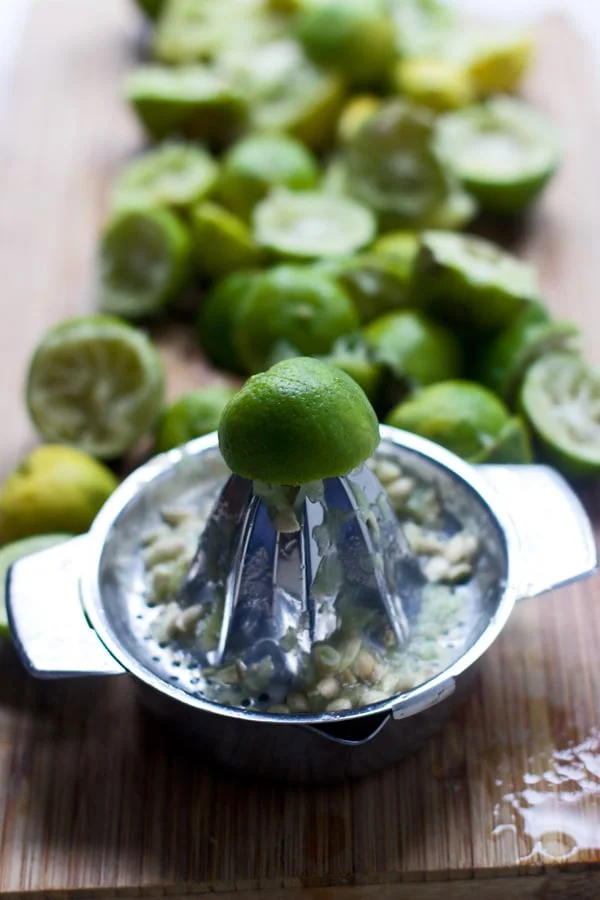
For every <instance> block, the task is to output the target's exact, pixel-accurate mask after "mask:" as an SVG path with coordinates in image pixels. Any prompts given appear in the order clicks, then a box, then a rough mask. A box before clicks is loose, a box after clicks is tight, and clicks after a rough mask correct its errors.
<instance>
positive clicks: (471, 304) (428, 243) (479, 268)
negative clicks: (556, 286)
mask: <svg viewBox="0 0 600 900" xmlns="http://www.w3.org/2000/svg"><path fill="white" fill-rule="evenodd" d="M414 290H415V293H416V294H417V295H419V296H421V297H422V298H423V299H424V300H428V301H429V302H430V303H431V311H432V312H433V314H434V315H435V316H438V317H439V318H441V319H444V320H446V321H448V322H450V323H451V324H453V325H454V326H455V327H456V328H458V329H460V330H461V331H470V330H476V331H490V330H494V329H499V328H502V327H504V326H506V325H508V323H509V322H510V321H511V320H512V319H513V318H514V317H515V316H516V315H517V313H518V312H519V310H520V309H522V308H523V306H524V305H525V304H526V303H527V302H528V301H531V300H537V299H538V297H539V288H538V282H537V276H536V273H535V270H534V269H533V268H532V267H531V266H529V265H527V264H526V263H524V262H521V261H520V260H519V259H517V258H516V257H515V256H513V255H512V254H510V253H507V252H506V251H504V250H502V249H501V248H500V247H497V246H496V245H495V244H492V243H491V242H490V241H487V240H484V239H483V238H479V237H474V236H472V235H465V234H453V233H451V232H447V231H426V232H424V233H423V235H422V237H421V249H420V251H419V255H418V256H417V260H416V263H415V272H414Z"/></svg>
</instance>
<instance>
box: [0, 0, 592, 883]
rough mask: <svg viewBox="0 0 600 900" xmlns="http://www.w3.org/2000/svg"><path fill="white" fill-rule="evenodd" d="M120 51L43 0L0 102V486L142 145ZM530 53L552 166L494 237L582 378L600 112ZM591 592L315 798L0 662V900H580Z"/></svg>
mask: <svg viewBox="0 0 600 900" xmlns="http://www.w3.org/2000/svg"><path fill="white" fill-rule="evenodd" d="M139 33H140V23H139V19H138V18H137V17H136V15H135V13H134V11H133V10H132V9H131V8H130V6H129V5H128V4H127V3H126V2H125V0H85V2H82V0H44V3H39V4H38V5H37V6H36V7H35V11H34V14H33V15H32V18H31V20H30V21H29V24H28V26H27V31H26V34H25V41H24V44H23V48H22V51H21V53H20V56H19V61H18V65H17V68H16V70H15V73H14V78H13V80H12V83H11V84H10V90H7V91H6V92H5V94H4V97H5V99H4V100H3V106H4V108H3V113H4V115H3V127H2V129H1V130H0V273H1V277H2V286H1V291H0V304H1V316H2V319H1V322H2V327H1V329H0V350H1V353H0V375H1V383H2V390H1V392H0V421H1V422H2V425H3V429H2V440H1V442H0V474H3V473H4V472H6V471H8V469H9V468H10V467H11V466H13V465H14V464H15V462H16V460H17V458H18V456H19V455H21V454H22V453H23V452H24V451H25V450H27V449H28V448H29V447H30V446H31V445H32V444H33V441H34V437H33V434H32V432H31V431H30V428H29V426H28V424H27V421H26V415H25V412H24V408H23V404H22V399H21V389H22V379H23V374H24V369H25V366H26V363H27V360H28V357H29V353H30V351H31V348H32V347H33V345H34V343H35V341H36V340H37V338H38V337H39V335H40V334H41V333H42V332H43V331H44V330H45V328H46V327H47V326H48V325H50V324H51V323H53V322H55V321H57V320H59V319H61V318H64V317H65V316H68V315H72V314H76V313H83V312H86V311H87V310H89V309H90V306H91V300H90V284H91V272H92V265H93V256H94V248H95V243H96V239H97V233H98V228H99V224H100V222H101V221H102V219H103V217H104V215H105V212H106V205H107V187H108V185H109V183H110V180H111V178H112V177H113V175H114V173H115V171H116V170H117V169H118V167H119V165H120V164H121V163H122V162H123V160H124V159H125V158H126V157H127V156H128V155H129V154H130V153H131V152H133V150H134V149H135V148H136V147H137V146H138V145H139V142H140V135H139V133H138V131H137V128H136V126H135V124H134V122H133V120H132V118H131V116H130V115H129V113H128V111H127V110H126V109H125V107H124V105H123V104H122V103H121V101H120V97H119V82H120V78H121V76H122V74H123V73H124V72H125V71H126V70H127V69H128V68H129V67H130V66H131V65H132V60H133V56H134V53H135V47H136V42H137V41H138V39H139ZM539 37H540V44H539V55H538V61H537V65H536V68H535V71H534V73H533V75H532V77H531V79H530V84H529V88H528V91H529V95H530V96H531V97H532V98H533V99H534V100H535V102H536V103H537V104H538V105H539V107H540V108H541V109H543V110H545V111H546V112H547V113H548V114H549V115H551V116H552V117H553V118H554V119H555V120H556V121H557V122H558V123H559V124H560V125H561V126H562V127H563V129H564V132H565V135H566V140H567V150H568V153H567V161H566V164H565V166H564V169H563V170H562V172H561V175H560V177H559V178H558V179H557V180H556V182H555V183H554V184H553V186H552V188H551V190H550V191H549V193H548V195H547V198H546V200H545V201H544V203H543V205H542V206H541V207H540V209H539V210H538V211H537V212H536V213H535V215H534V216H533V217H532V219H531V220H530V221H528V222H527V223H526V224H525V226H524V227H523V229H522V233H520V234H519V235H515V234H512V235H504V237H505V238H506V239H507V240H509V239H510V242H511V243H513V244H515V245H516V246H517V247H518V249H519V252H520V253H522V255H524V256H526V257H528V258H530V259H532V260H534V261H535V262H536V263H537V264H538V265H539V266H540V268H541V273H542V278H543V282H544V286H545V289H546V293H547V295H548V298H549V302H550V304H551V305H552V307H553V309H554V310H555V311H556V312H560V311H563V312H564V313H565V314H566V315H568V316H569V317H571V318H573V319H575V320H577V321H579V322H580V323H581V324H582V325H583V326H584V327H585V338H584V343H585V346H586V351H587V353H588V355H589V356H591V357H592V358H595V360H596V361H597V362H600V350H599V349H598V347H599V338H600V320H598V317H597V315H596V314H595V306H596V292H597V285H598V282H599V281H600V262H599V259H598V251H597V240H598V234H599V233H600V210H599V205H598V198H599V197H600V169H599V167H598V165H597V148H598V146H599V145H600V112H599V107H598V95H597V93H596V89H595V87H594V81H593V70H592V64H591V59H590V56H589V52H588V49H587V48H586V46H585V44H584V43H583V42H582V41H580V39H578V38H576V37H575V36H574V35H573V34H572V33H571V32H570V31H569V29H568V28H567V27H565V23H564V22H563V21H561V20H553V21H549V22H547V23H546V24H545V25H544V27H543V28H542V29H541V31H540V36H539ZM163 347H164V352H165V356H166V358H167V363H168V367H169V378H170V381H169V390H170V393H171V395H172V396H174V395H176V394H177V393H178V392H180V391H181V390H182V388H183V387H185V386H188V385H191V384H201V383H204V382H205V381H207V380H209V379H212V378H214V377H215V373H214V372H211V371H210V370H209V369H207V368H206V367H205V366H204V365H203V363H202V362H201V360H199V358H198V357H197V356H195V355H194V353H193V350H192V347H191V346H190V344H189V342H186V341H185V340H182V339H180V338H179V337H178V336H177V335H169V336H167V338H166V339H165V340H164V342H163ZM593 493H594V492H593V491H591V492H590V496H589V498H588V500H589V508H590V510H591V511H592V512H593V511H594V510H597V511H599V512H600V504H599V503H598V501H597V497H596V498H594V496H592V495H593ZM597 592H598V580H597V579H594V580H592V581H590V582H587V583H585V584H583V585H579V586H574V587H572V588H570V589H568V590H564V591H561V592H558V593H554V594H550V595H547V596H545V597H543V598H540V599H537V600H533V601H530V602H528V603H526V604H523V605H522V606H521V607H519V608H518V609H517V610H516V612H515V614H514V616H513V618H512V619H511V622H510V624H509V626H508V627H507V629H506V631H505V633H504V634H503V636H502V637H501V639H500V640H499V641H498V643H497V644H496V645H495V647H494V648H493V649H492V651H491V652H490V653H489V654H488V656H486V659H485V661H484V664H483V667H482V671H481V675H480V678H479V681H478V684H477V687H476V689H475V691H474V693H473V695H472V697H471V699H470V700H469V701H468V703H467V705H466V706H465V707H463V708H462V709H461V710H460V711H459V713H458V714H457V715H456V716H455V718H454V719H453V720H452V722H451V723H450V724H449V725H448V727H447V728H446V729H445V731H444V732H443V733H442V734H441V735H440V737H439V738H438V739H436V740H434V741H433V742H431V743H430V744H429V745H428V746H427V747H425V748H424V749H423V750H422V751H421V752H420V753H418V754H417V755H415V756H413V757H412V758H410V759H409V760H407V761H406V762H404V763H403V764H401V765H399V766H397V767H395V768H392V769H389V770H388V771H385V772H383V773H381V774H378V775H376V776H374V777H371V778H368V779H366V780H363V781H360V782H356V783H353V784H347V785H342V786H338V787H334V788H318V789H315V788H312V789H300V788H284V787H282V786H281V785H270V784H252V783H248V782H247V781H246V782H244V781H240V780H236V779H234V778H233V777H232V776H230V775H229V774H228V773H227V772H223V771H218V770H214V769H211V768H207V767H206V766H205V765H204V764H203V763H200V762H199V761H198V760H197V759H196V758H195V757H194V756H193V755H192V754H191V753H190V752H189V751H185V750H183V749H181V748H180V747H179V746H178V745H177V743H176V741H175V739H174V738H173V737H171V736H170V735H169V734H167V733H166V732H165V729H161V727H160V725H157V724H156V723H155V722H153V721H152V720H151V719H149V718H147V717H146V715H145V714H143V713H142V712H141V710H139V709H138V707H137V705H136V702H135V698H134V695H133V690H132V685H131V684H130V683H129V681H128V679H127V678H126V677H121V678H112V679H110V678H108V679H104V680H102V679H91V680H85V681H81V682H76V681H71V682H62V683H42V682H36V681H34V680H33V679H31V678H29V677H28V676H27V675H26V674H25V673H24V672H23V670H22V669H21V667H20V665H19V663H18V661H17V660H16V658H15V656H14V653H13V651H12V649H11V648H10V647H9V646H8V645H2V646H0V896H11V895H13V894H14V895H19V896H20V895H21V893H22V892H33V895H32V896H36V897H37V896H55V895H56V896H59V897H69V898H75V897H82V896H86V897H87V896H92V895H95V894H97V893H98V894H101V895H102V896H110V897H112V896H117V895H118V896H125V897H129V896H137V895H140V894H142V895H144V896H161V895H163V894H164V893H167V894H169V895H172V896H178V895H186V894H189V893H195V894H197V895H202V894H203V893H206V894H208V893H210V892H212V891H218V892H220V893H221V896H223V897H224V898H227V897H233V896H234V895H235V896H237V895H238V893H241V895H242V896H246V897H255V896H256V897H257V898H258V897H265V898H269V897H272V898H275V897H279V896H281V894H282V889H283V888H287V889H288V891H289V893H288V892H287V891H286V894H285V896H286V897H287V896H289V897H291V898H293V897H295V896H298V897H309V898H312V900H333V898H339V900H346V898H348V900H362V898H371V897H372V898H375V900H377V898H381V900H387V898H400V900H404V898H407V900H408V898H410V900H438V898H446V897H448V896H450V897H453V898H454V897H456V898H459V900H460V898H483V900H485V898H491V900H500V898H502V900H504V898H506V897H509V896H510V897H515V898H534V897H535V898H538V900H559V898H560V900H562V898H569V900H572V898H581V900H592V898H596V897H600V716H599V711H600V671H599V669H598V659H599V658H600V612H599V610H598V605H597V602H596V594H597ZM524 875H526V876H529V877H522V876H524ZM449 880H451V881H452V884H448V883H447V882H448V881H449Z"/></svg>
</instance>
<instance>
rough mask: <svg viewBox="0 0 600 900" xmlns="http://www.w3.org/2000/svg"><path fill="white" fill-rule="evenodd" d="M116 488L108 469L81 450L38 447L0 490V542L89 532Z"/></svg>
mask: <svg viewBox="0 0 600 900" xmlns="http://www.w3.org/2000/svg"><path fill="white" fill-rule="evenodd" d="M117 484H118V482H117V479H116V477H115V476H114V475H113V473H112V472H111V471H110V469H108V468H107V467H106V466H105V465H103V464H102V463H100V462H98V461H97V460H95V459H92V457H90V456H88V455H87V454H86V453H82V451H81V450H76V449H75V448H74V447H65V446H63V445H57V444H46V445H44V446H42V447H37V448H36V449H35V450H33V451H32V452H31V453H30V454H29V455H28V456H26V457H25V458H24V459H23V460H22V462H21V463H20V464H19V465H18V466H17V468H16V469H15V470H14V472H13V473H12V474H11V475H9V476H8V478H7V479H6V481H5V482H4V484H3V486H2V489H1V490H0V542H1V543H6V542H8V541H16V540H19V539H20V538H25V537H29V536H30V535H40V534H49V533H54V532H68V533H70V534H80V533H81V532H84V531H87V530H88V528H89V527H90V525H91V524H92V521H93V520H94V518H95V517H96V514H97V513H98V511H99V510H100V508H101V507H102V506H103V504H104V503H105V501H106V500H107V499H108V497H109V496H110V495H111V494H112V492H113V491H114V490H115V488H116V487H117Z"/></svg>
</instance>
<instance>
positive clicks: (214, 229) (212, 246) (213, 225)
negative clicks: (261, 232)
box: [190, 200, 261, 278]
mask: <svg viewBox="0 0 600 900" xmlns="http://www.w3.org/2000/svg"><path fill="white" fill-rule="evenodd" d="M190 222H191V228H192V240H193V263H194V266H195V268H196V271H197V272H198V274H199V275H200V276H203V277H204V278H221V277H222V276H224V275H228V274H230V273H231V272H235V271H237V270H238V269H251V268H253V267H254V266H257V265H259V264H260V262H261V251H260V250H259V249H258V247H257V246H256V245H255V243H254V241H253V239H252V234H251V233H250V229H249V228H248V226H247V225H246V223H245V222H243V221H242V219H240V218H238V217H237V216H234V215H233V213H231V212H229V210H227V209H225V208H224V207H222V206H219V205H218V204H216V203H211V202H210V201H208V200H205V201H204V202H203V203H199V204H198V205H197V206H195V207H194V208H193V209H192V211H191V215H190Z"/></svg>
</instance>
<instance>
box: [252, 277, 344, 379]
mask: <svg viewBox="0 0 600 900" xmlns="http://www.w3.org/2000/svg"><path fill="white" fill-rule="evenodd" d="M357 328H358V316H357V314H356V310H355V308H354V305H353V303H352V301H351V300H350V298H349V297H348V295H347V294H346V293H345V292H344V291H343V290H342V288H341V287H339V286H338V285H337V284H336V283H335V282H334V281H333V280H332V279H331V278H329V277H328V276H327V275H325V274H324V273H321V272H318V271H315V270H313V269H309V268H304V267H302V266H276V267H274V268H272V269H270V270H268V271H267V272H265V273H264V275H262V276H261V277H260V278H259V279H258V280H257V282H256V284H255V285H254V286H253V289H252V291H251V292H250V294H249V296H248V299H247V300H246V302H245V303H244V304H243V306H242V308H241V310H240V313H239V315H238V317H237V326H236V333H235V344H236V347H237V350H238V353H239V357H240V359H241V360H242V362H243V363H244V365H245V367H246V370H247V371H248V372H260V371H261V370H262V369H265V368H266V367H267V366H268V365H269V364H270V362H271V361H272V354H273V352H274V351H275V349H276V347H277V345H279V344H281V343H285V344H290V345H291V346H292V347H293V348H294V349H295V350H296V352H297V353H298V354H304V355H310V356H321V355H323V354H326V353H329V351H330V350H331V347H332V346H333V344H334V343H335V341H336V340H337V339H338V338H340V337H342V336H343V335H346V334H349V333H350V332H353V331H356V329H357Z"/></svg>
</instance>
